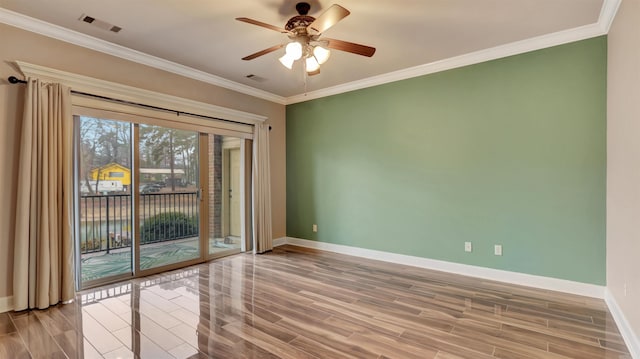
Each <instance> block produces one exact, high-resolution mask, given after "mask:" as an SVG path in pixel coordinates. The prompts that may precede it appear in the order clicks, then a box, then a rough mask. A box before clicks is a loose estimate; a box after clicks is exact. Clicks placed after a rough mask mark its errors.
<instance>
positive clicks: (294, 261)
mask: <svg viewBox="0 0 640 359" xmlns="http://www.w3.org/2000/svg"><path fill="white" fill-rule="evenodd" d="M0 357H1V358H12V359H13V358H30V357H32V358H65V357H66V358H82V357H84V358H154V359H155V358H207V357H212V358H295V359H298V358H420V359H425V358H437V359H451V358H473V359H482V358H585V359H592V358H630V356H629V353H628V351H627V348H626V347H625V345H624V342H623V340H622V338H621V336H620V334H619V332H618V329H617V328H616V325H615V323H614V322H613V319H612V317H611V315H610V314H609V312H608V311H607V308H606V306H605V304H604V302H603V301H602V300H596V299H592V298H585V297H579V296H574V295H567V294H561V293H555V292H549V291H543V290H538V289H531V288H526V287H520V286H515V285H508V284H504V283H498V282H491V281H485V280H479V279H474V278H468V277H463V276H458V275H452V274H446V273H441V272H435V271H429V270H424V269H419V268H414V267H407V266H401V265H396V264H389V263H384V262H377V261H372V260H364V259H360V258H355V257H349V256H344V255H338V254H334V253H328V252H321V251H314V250H309V249H303V248H299V247H293V246H282V247H277V248H276V249H275V250H274V251H273V252H272V253H269V254H265V255H259V256H253V255H251V254H240V255H236V256H232V257H228V258H226V259H221V260H217V261H213V262H210V263H206V264H201V265H198V266H194V267H189V268H185V269H182V270H178V271H172V272H168V273H165V274H162V275H156V276H152V277H147V278H142V279H137V280H131V281H127V282H123V283H119V284H118V285H111V286H106V287H102V288H98V289H94V290H91V291H86V292H82V293H79V294H78V299H77V301H76V302H75V303H73V304H67V305H59V306H56V307H53V308H50V309H48V310H41V311H25V312H13V313H3V314H0Z"/></svg>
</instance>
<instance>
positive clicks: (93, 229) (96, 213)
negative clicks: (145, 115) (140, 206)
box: [76, 116, 132, 283]
mask: <svg viewBox="0 0 640 359" xmlns="http://www.w3.org/2000/svg"><path fill="white" fill-rule="evenodd" d="M76 121H77V123H78V125H79V134H80V135H79V144H78V154H77V155H78V156H77V158H78V161H79V166H78V170H79V172H78V176H79V179H78V183H79V185H78V189H79V191H80V193H79V196H78V199H79V203H78V215H79V220H78V223H79V228H78V229H79V230H78V234H79V235H78V247H79V250H80V257H81V260H80V263H79V265H80V273H81V283H85V282H87V281H93V280H99V279H103V278H107V277H111V276H115V275H120V274H126V273H131V272H132V266H131V238H132V236H131V234H132V232H131V225H132V217H131V208H132V207H131V125H130V124H129V123H126V122H120V121H113V120H106V119H98V118H91V117H83V116H81V117H76Z"/></svg>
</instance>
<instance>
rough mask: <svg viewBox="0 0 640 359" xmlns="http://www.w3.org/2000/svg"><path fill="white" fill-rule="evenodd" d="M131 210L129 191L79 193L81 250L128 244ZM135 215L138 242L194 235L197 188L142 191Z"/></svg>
mask: <svg viewBox="0 0 640 359" xmlns="http://www.w3.org/2000/svg"><path fill="white" fill-rule="evenodd" d="M133 213H134V212H133V211H132V205H131V195H130V194H107V195H86V196H84V195H83V196H80V253H81V254H86V253H94V252H107V253H109V252H110V251H112V250H116V249H121V248H127V247H130V246H131V243H132V239H133V233H134V231H133ZM137 215H138V216H139V217H140V245H145V244H150V243H157V242H164V241H172V240H177V239H181V238H190V237H197V236H198V232H199V225H198V221H199V218H198V192H175V193H141V194H140V206H139V208H138V211H137Z"/></svg>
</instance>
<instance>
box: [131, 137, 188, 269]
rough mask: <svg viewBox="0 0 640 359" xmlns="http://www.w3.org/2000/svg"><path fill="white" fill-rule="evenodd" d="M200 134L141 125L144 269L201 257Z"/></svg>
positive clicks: (141, 255) (142, 246)
mask: <svg viewBox="0 0 640 359" xmlns="http://www.w3.org/2000/svg"><path fill="white" fill-rule="evenodd" d="M198 158H199V156H198V133H197V132H193V131H183V130H176V129H172V128H166V127H160V126H152V125H140V184H139V190H140V208H138V213H139V216H140V269H141V270H145V269H150V268H155V267H161V266H165V265H168V264H173V263H178V262H183V261H187V260H190V259H195V258H199V257H200V242H199V234H200V233H199V232H200V229H199V228H200V226H199V203H200V200H199V195H198V189H199V184H198V176H199V175H198V173H199V168H198Z"/></svg>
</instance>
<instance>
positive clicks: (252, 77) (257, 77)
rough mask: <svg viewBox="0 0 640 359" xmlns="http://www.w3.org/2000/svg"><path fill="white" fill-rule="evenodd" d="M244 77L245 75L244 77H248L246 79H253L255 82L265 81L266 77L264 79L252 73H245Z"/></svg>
mask: <svg viewBox="0 0 640 359" xmlns="http://www.w3.org/2000/svg"><path fill="white" fill-rule="evenodd" d="M245 77H246V78H248V79H251V80H253V81H256V82H264V81H267V79H265V78H264V77H260V76H258V75H254V74H249V75H247V76H245Z"/></svg>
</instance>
